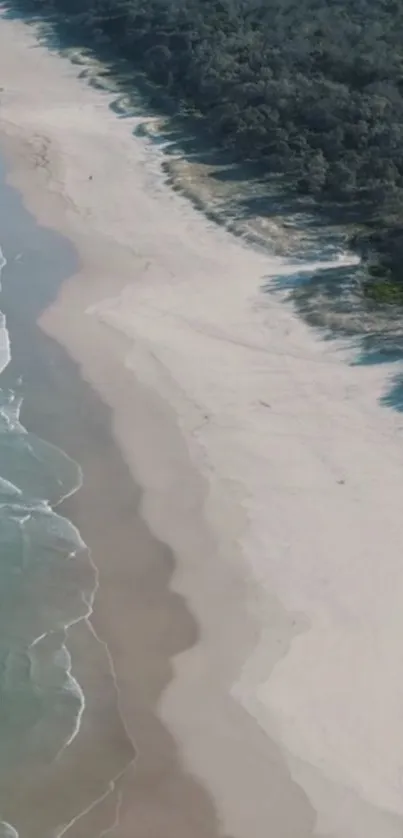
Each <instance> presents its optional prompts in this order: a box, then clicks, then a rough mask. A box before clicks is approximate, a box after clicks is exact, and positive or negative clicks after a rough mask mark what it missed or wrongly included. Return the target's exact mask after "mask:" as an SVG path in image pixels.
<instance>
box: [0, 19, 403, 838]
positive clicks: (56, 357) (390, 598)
mask: <svg viewBox="0 0 403 838" xmlns="http://www.w3.org/2000/svg"><path fill="white" fill-rule="evenodd" d="M34 44H35V34H34V30H33V29H32V28H31V29H29V28H28V27H24V25H23V24H22V23H20V22H18V21H6V20H4V19H0V71H1V72H2V73H3V76H4V77H6V78H7V82H8V87H7V86H6V89H5V91H4V92H3V93H2V101H1V107H2V110H1V119H2V133H3V138H2V144H3V147H4V151H5V154H6V157H7V159H8V161H9V162H10V164H11V179H10V180H11V183H12V184H13V186H15V187H16V188H17V189H18V190H19V191H20V192H21V193H22V195H23V197H24V203H25V205H26V206H27V208H28V209H29V210H30V211H31V212H32V213H33V214H34V216H35V217H36V218H37V220H38V221H39V223H40V224H42V225H44V226H48V227H52V228H53V229H57V230H58V231H60V232H62V233H63V235H65V236H66V237H67V238H68V239H69V240H71V241H72V242H73V243H74V246H75V248H76V249H77V251H78V253H79V257H80V262H79V265H77V270H76V272H75V274H74V275H72V276H71V278H70V279H67V280H66V281H65V282H64V283H63V284H62V286H61V288H60V289H59V290H58V294H57V296H56V297H55V298H54V299H53V300H52V301H49V300H48V305H47V306H46V309H45V311H44V312H43V313H42V314H40V316H39V311H38V312H37V313H38V316H39V326H40V327H41V329H42V331H43V333H44V337H43V338H42V339H41V343H42V345H43V346H44V347H45V346H47V347H48V349H47V350H46V352H47V351H48V352H49V358H48V359H46V352H44V356H43V357H44V359H45V360H44V364H45V366H43V367H42V371H41V375H43V370H44V369H47V374H48V376H49V381H51V386H50V385H49V387H48V407H51V404H52V401H49V398H50V394H51V393H52V399H53V400H55V393H56V392H57V388H59V392H60V393H63V399H64V402H66V398H67V395H66V393H65V392H64V391H62V390H61V389H60V388H61V387H64V386H65V385H66V382H68V381H69V375H70V373H67V367H68V365H69V364H71V367H72V368H74V369H75V370H76V371H78V372H79V373H80V375H81V377H82V379H83V381H85V382H88V383H89V384H90V385H91V388H92V393H93V395H92V396H91V399H92V398H93V399H94V401H92V402H91V401H88V402H87V401H86V400H87V398H89V396H83V398H82V400H80V399H78V400H77V393H78V391H79V389H80V388H79V387H78V384H74V387H73V391H72V393H73V395H74V410H72V412H71V413H70V414H69V420H68V422H67V420H65V423H66V424H63V416H59V413H58V409H57V407H53V408H51V410H50V413H49V417H48V420H47V421H48V422H49V425H48V429H47V433H46V438H47V439H49V441H52V433H53V434H54V433H55V432H56V434H59V435H60V437H63V441H61V440H60V441H59V442H58V443H57V444H59V445H60V446H61V447H62V448H63V450H66V452H67V453H68V454H69V453H70V450H69V445H71V456H73V457H74V459H76V460H77V461H78V462H79V463H80V465H83V462H82V461H83V460H85V457H86V456H88V452H86V450H85V446H87V445H88V444H89V441H90V440H91V435H92V434H93V435H94V440H95V437H96V438H97V442H95V441H94V451H93V452H90V456H89V458H88V460H89V464H88V466H87V471H86V468H85V465H84V475H85V479H84V487H83V489H81V490H80V493H79V494H78V495H77V496H75V497H74V498H71V499H70V500H69V501H68V507H67V508H68V509H69V515H70V514H71V517H72V519H73V521H74V523H78V525H79V529H80V531H81V533H82V535H83V537H84V539H85V541H86V542H87V543H88V544H89V547H90V549H91V550H92V551H93V555H94V561H95V563H96V565H97V567H98V570H99V572H100V588H99V590H98V597H97V601H96V605H95V615H94V621H95V628H96V631H97V633H98V629H99V635H100V636H101V637H102V638H106V642H107V644H108V648H109V649H110V650H111V654H112V658H113V661H114V666H115V669H116V678H117V682H118V684H119V689H120V695H121V700H122V715H123V718H124V721H125V724H126V726H127V729H128V730H129V735H131V736H132V737H133V740H134V741H135V742H136V745H137V746H138V753H139V754H140V760H137V761H136V763H135V770H134V776H132V777H130V778H129V789H128V790H127V789H126V792H125V793H124V795H123V802H121V805H120V823H119V825H118V826H117V827H116V829H114V830H113V834H116V836H125V835H126V834H127V835H128V836H129V835H131V836H132V835H133V832H134V834H135V835H136V838H137V834H138V835H139V838H142V835H143V834H145V833H146V830H147V829H150V821H149V820H147V818H150V817H151V812H152V810H154V811H153V813H152V816H153V817H154V818H156V822H153V832H152V834H153V838H154V836H156V838H157V836H158V835H159V834H161V838H162V835H166V834H168V833H169V834H175V835H178V836H179V835H181V834H183V835H184V838H188V837H189V835H191V836H192V838H199V836H200V838H212V836H214V835H224V834H225V835H227V836H229V835H231V838H238V836H239V838H246V836H250V834H253V835H254V838H267V830H268V828H269V829H270V830H271V831H273V833H274V834H275V835H276V838H308V836H313V835H316V836H318V838H322V836H324V835H332V838H333V836H334V838H379V835H380V834H382V836H383V838H397V836H400V834H401V827H402V817H403V809H402V806H401V799H400V786H399V770H400V769H399V760H400V757H399V754H398V750H397V749H396V745H395V743H396V741H398V740H399V731H400V730H401V729H402V730H403V720H402V719H401V715H400V710H399V703H398V701H397V698H398V696H399V689H400V686H399V689H397V690H396V692H394V684H395V682H394V680H393V679H392V681H391V675H390V671H389V670H390V667H389V663H388V662H389V661H395V662H396V660H397V659H398V656H399V649H400V647H399V641H398V637H399V626H398V625H395V622H394V619H395V618H394V619H391V618H390V614H392V615H394V614H395V610H396V609H397V608H398V602H399V599H398V595H399V592H400V590H403V578H402V572H401V570H400V546H399V545H401V544H403V537H402V536H403V533H402V531H401V526H400V524H399V523H398V520H399V503H398V495H399V491H398V490H399V487H402V478H401V474H402V473H403V472H402V468H401V467H402V465H403V455H402V453H401V451H400V448H401V445H400V441H401V435H400V423H399V419H398V417H396V416H394V415H393V414H387V413H386V412H382V411H381V408H380V407H379V406H378V405H377V404H376V397H377V395H378V394H379V395H380V394H381V393H382V388H383V387H384V383H385V371H384V368H383V369H382V370H375V369H367V370H357V369H356V368H354V367H353V366H352V365H350V366H349V365H348V361H349V360H350V356H349V353H348V351H347V349H346V347H345V346H341V345H340V346H337V347H336V348H335V347H334V346H332V347H330V348H329V346H327V347H326V346H324V345H323V344H322V342H321V341H320V339H319V338H317V337H316V336H314V335H313V334H312V333H310V332H309V330H308V329H307V328H306V326H305V325H304V324H302V323H300V322H299V321H298V320H297V318H296V317H295V315H294V314H293V313H292V312H291V311H290V310H289V309H288V308H287V307H286V306H284V307H283V306H282V304H281V302H279V301H278V300H277V301H276V300H273V299H267V298H266V299H262V295H261V289H262V287H263V285H264V283H265V282H267V278H268V277H269V278H270V277H273V276H274V277H275V276H276V274H277V275H278V274H281V273H285V274H286V273H287V271H288V270H289V267H288V266H287V265H286V264H285V262H284V261H282V260H279V259H276V258H275V257H273V258H272V259H270V257H269V256H267V255H265V256H264V255H262V254H259V253H257V252H254V251H252V250H248V249H247V248H246V247H245V246H243V245H242V243H241V242H239V241H238V242H235V241H233V240H232V239H231V237H230V236H229V235H228V234H227V233H226V232H225V231H224V230H219V229H216V228H214V226H213V225H211V224H209V223H208V222H207V221H205V219H203V218H202V217H201V216H200V215H198V214H197V213H196V212H195V211H194V210H192V208H191V207H189V205H188V204H187V202H186V200H185V199H183V198H181V196H178V195H176V194H175V193H171V192H170V191H169V189H168V187H167V185H166V183H164V181H163V178H162V177H161V168H160V162H161V161H160V158H158V157H156V156H155V151H154V150H153V149H152V148H151V147H150V146H149V145H148V144H147V141H146V140H145V139H144V140H142V139H141V138H139V137H137V138H136V137H133V136H132V134H131V128H132V127H133V126H134V125H135V123H136V120H135V119H132V120H125V122H124V124H123V123H122V122H119V121H118V120H117V119H116V116H115V115H114V114H112V113H111V112H110V111H108V94H106V93H102V92H100V91H94V90H91V89H89V88H88V87H86V86H85V82H82V81H80V80H78V78H77V76H78V70H77V68H76V67H74V66H72V65H71V64H69V62H68V61H67V60H66V59H65V58H61V57H58V56H57V55H53V54H51V53H50V52H48V51H47V50H46V49H45V48H43V47H38V46H37V45H36V44H35V45H36V49H35V50H33V51H32V50H31V51H29V50H28V49H27V48H28V47H29V46H32V45H34ZM34 77H35V78H34ZM39 79H40V82H41V83H40V84H39ZM107 171H110V172H111V176H110V177H109V178H108V177H106V176H105V172H107ZM154 225H155V234H154V232H153V231H154ZM18 305H20V303H18ZM55 341H57V343H58V344H60V346H63V347H64V349H65V350H66V351H67V353H68V355H69V356H70V358H71V361H67V360H65V359H63V357H62V356H63V352H62V350H61V349H58V348H56V347H57V344H56V343H55ZM49 347H51V348H49ZM52 357H53V360H49V359H52ZM66 359H67V356H66ZM34 366H35V365H34ZM34 366H33V367H32V370H33V372H34ZM58 369H59V370H60V371H62V374H61V379H62V381H59V382H58V372H57V370H58ZM196 371H197V373H198V377H197V380H196V376H195V372H196ZM80 386H81V385H80ZM76 387H77V388H78V389H77V390H76ZM82 392H84V391H82ZM86 392H87V391H86ZM89 392H91V391H90V389H89V388H88V393H89ZM95 392H96V393H97V400H96V401H95V395H94V394H95ZM63 399H62V398H61V399H60V401H61V403H63ZM98 399H100V401H98ZM101 403H102V404H103V407H102V408H101V407H100V405H101ZM95 404H96V407H94V405H95ZM41 410H43V406H41V405H39V406H38V411H39V414H38V415H37V417H36V418H37V421H38V426H40V432H41V433H42V434H43V428H44V427H45V426H46V422H44V418H45V417H44V415H43V414H42V413H40V411H41ZM52 410H53V411H54V412H52ZM100 412H101V413H102V414H103V416H104V417H106V419H103V418H102V417H101V418H100V416H99V413H100ZM76 414H77V415H76ZM38 416H39V419H38ZM28 421H29V426H30V427H32V425H34V428H35V415H34V413H33V414H31V417H30V418H29V420H28ZM104 422H105V425H107V426H108V427H110V428H111V429H112V433H113V437H114V440H115V443H116V446H117V450H119V451H120V455H121V464H124V465H122V467H123V468H124V470H125V474H126V478H125V479H127V478H128V483H127V484H125V485H127V486H129V485H130V487H131V489H130V490H129V496H130V498H131V500H130V502H128V503H127V502H126V503H124V504H123V506H122V503H121V498H118V489H119V486H120V479H121V472H120V471H119V477H117V475H116V473H115V472H114V468H115V466H113V467H112V465H111V464H110V463H109V460H108V456H109V454H108V452H109V451H110V448H109V446H110V443H108V444H106V441H105V440H106V436H105V430H104V428H105V425H104V424H103V423H104ZM80 423H81V426H82V428H84V429H85V430H84V432H83V431H82V430H81V431H80ZM55 425H56V426H57V430H56V431H55V427H54V426H55ZM80 434H83V435H82V436H81V443H80ZM83 440H85V444H84V442H83ZM379 440H381V441H382V445H381V446H380V445H379ZM80 444H81V446H82V448H81V449H80ZM378 448H379V450H378ZM101 452H102V456H100V454H101ZM110 456H111V457H112V454H110ZM113 462H116V460H115V459H114V460H113ZM111 463H112V460H111ZM385 463H386V467H385ZM385 469H386V470H385ZM88 474H90V477H89V478H88ZM380 474H381V475H382V476H383V481H382V486H381V487H380V486H379V475H380ZM86 475H87V476H86ZM129 475H130V477H129ZM110 478H111V479H112V478H113V480H114V481H115V482H114V486H115V492H114V493H112V492H109V494H110V502H111V504H112V505H113V503H114V501H115V495H116V507H115V510H114V513H113V514H114V516H115V517H114V521H115V528H114V530H113V532H114V535H116V534H117V533H118V531H119V532H120V538H122V545H126V547H125V548H124V549H123V554H124V551H125V549H127V546H128V545H130V544H135V545H136V550H137V548H138V545H139V544H143V548H144V555H143V557H142V562H143V563H142V562H141V561H140V564H138V557H137V555H136V562H137V563H136V562H134V564H133V561H129V559H128V556H127V555H123V558H124V560H125V561H124V562H123V565H122V567H121V568H120V569H119V573H117V572H114V566H113V565H112V564H111V556H115V554H116V545H115V543H114V541H113V539H112V541H110V539H111V534H110V533H109V534H108V527H109V528H110V529H113V527H110V520H111V519H110V517H108V516H110V515H111V514H112V513H111V511H110V509H109V506H108V508H107V513H108V515H106V513H105V510H103V509H102V508H101V509H100V508H98V502H97V499H98V497H99V496H98V492H99V491H101V487H103V491H104V497H105V498H106V497H107V496H108V492H107V489H105V481H106V480H109V479H110ZM86 481H87V484H86ZM136 483H137V484H138V485H140V486H141V489H142V498H141V500H140V498H139V495H138V494H136V496H135V497H133V495H132V494H131V493H132V492H133V486H134V485H135V484H136ZM86 485H87V488H86ZM126 495H127V492H126ZM385 498H387V502H385ZM118 501H119V502H118ZM136 510H137V514H136ZM133 513H135V514H133ZM91 521H92V524H91ZM108 522H109V523H108ZM144 522H145V523H144ZM87 527H88V533H87V531H86V528H87ZM132 527H135V530H134V538H133V531H132V529H131V528H132ZM146 527H147V528H149V529H150V530H152V532H153V547H152V549H151V555H150V548H149V546H148V547H147V545H145V542H144V541H143V542H142V539H145V530H146ZM387 535H389V542H387V546H386V548H385V540H386V537H387ZM108 539H109V540H108ZM163 545H167V546H165V547H164V546H163ZM382 550H384V551H386V557H385V558H384V562H383V565H382V575H380V568H379V555H380V554H381V552H382ZM155 551H157V553H158V559H156V554H155ZM158 551H159V552H158ZM117 552H118V556H117V558H118V559H119V557H120V558H121V555H120V551H119V550H118V551H117ZM146 557H147V558H146ZM150 562H151V564H150ZM155 562H156V564H155ZM156 565H157V566H156ZM161 574H162V576H161ZM161 580H163V582H164V585H163V593H162V591H161V589H160V587H159V585H160V584H161ZM150 585H151V591H154V590H155V589H153V587H152V586H153V585H156V586H157V587H156V592H157V598H156V599H153V596H151V594H150V588H149V587H148V586H150ZM380 585H382V599H380V598H379V589H380ZM136 597H137V599H136ZM134 603H136V607H134ZM396 613H397V612H396ZM142 619H143V620H144V621H146V623H145V624H146V625H147V626H148V631H149V632H150V634H149V635H147V634H146V635H145V636H147V639H149V640H150V642H149V644H147V648H144V644H143V642H142V641H143V637H142V636H141V633H140V636H139V638H138V643H136V642H134V641H133V637H134V639H135V640H136V638H137V637H138V634H137V633H134V635H133V626H134V625H137V626H140V625H141V620H142ZM396 620H397V618H396ZM135 621H137V623H136V622H135ZM196 625H197V627H198V630H197V629H196ZM374 635H375V636H376V638H377V643H378V645H377V647H376V653H375V651H374V650H373V636H374ZM186 638H187V639H186ZM161 654H163V656H164V661H165V663H164V667H163V675H162V676H161V672H160V671H158V665H160V663H161V662H160V660H159V657H158V656H159V655H161ZM133 656H134V657H133ZM139 660H142V664H143V666H144V672H146V673H147V678H146V680H145V683H144V684H143V685H142V686H141V688H139V685H138V683H137V681H136V677H135V676H136V666H135V665H134V664H135V662H136V661H139ZM168 661H169V664H168ZM357 666H359V669H357ZM358 671H359V678H358V677H357V675H356V673H357V672H358ZM168 681H169V686H166V685H167V683H168ZM351 684H353V685H354V688H353V689H352V688H351ZM139 690H140V696H139V695H138V694H137V693H138V691H139ZM155 691H156V692H157V695H156V693H155ZM368 696H370V697H371V698H372V697H373V696H374V700H373V701H371V700H368ZM376 698H378V701H379V705H380V710H379V712H377V708H376V706H375V705H376V700H375V699H376ZM137 702H139V703H140V710H142V712H143V713H145V712H146V710H147V711H148V708H149V707H150V706H151V705H153V707H154V706H155V708H156V711H157V712H156V717H158V720H159V721H158V722H157V725H158V724H159V725H160V729H159V731H158V734H157V733H156V732H155V728H154V729H153V728H152V725H150V723H149V724H148V725H147V724H146V725H145V727H144V728H143V730H142V731H140V732H141V734H142V739H141V741H140V743H139V741H138V737H139V727H140V728H141V724H140V726H139V725H138V720H139V705H138V704H137ZM319 721H320V724H318V722H319ZM154 723H155V719H154ZM168 732H169V733H168ZM164 736H165V737H167V738H168V739H169V741H170V746H169V747H167V744H166V739H165V743H164V741H163V740H164ZM171 737H172V739H171ZM270 737H271V738H270ZM173 742H175V750H174V751H173V753H175V754H176V756H175V757H174V768H173V766H172V757H171V754H172V750H171V749H170V748H171V745H172V743H173ZM158 748H159V749H160V750H158ZM160 757H161V758H162V763H161V762H160V761H159V758H160ZM141 759H143V764H141ZM176 771H178V772H179V774H178V775H177V774H176V773H175V772H176ZM185 772H188V773H187V777H186V776H185ZM178 776H179V777H180V781H178ZM189 783H190V789H191V790H190V791H189V794H188V797H187V803H188V805H187V807H186V811H185V807H184V802H183V801H184V797H183V789H184V788H187V789H189ZM181 784H182V785H181ZM202 786H203V787H204V789H205V792H204V791H202V789H201V787H202ZM155 789H157V794H158V802H159V804H160V805H161V806H162V809H161V813H162V815H161V820H160V821H158V813H156V812H155V808H156V807H155V793H156V792H155ZM206 792H207V795H208V797H207V796H206ZM199 795H200V799H199ZM212 800H213V801H214V805H212V803H211V801H212ZM139 813H140V816H142V817H144V818H145V820H144V821H143V827H142V826H141V824H140V826H139V821H138V820H136V818H138V817H139ZM167 817H169V818H170V819H171V820H169V821H167ZM74 836H75V832H74Z"/></svg>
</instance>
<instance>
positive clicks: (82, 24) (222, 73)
mask: <svg viewBox="0 0 403 838" xmlns="http://www.w3.org/2000/svg"><path fill="white" fill-rule="evenodd" d="M24 5H25V7H27V6H28V5H29V8H30V9H31V10H32V11H35V12H39V13H42V12H46V14H47V15H49V13H51V14H55V15H57V16H58V17H59V18H60V15H62V16H63V17H64V20H65V21H66V22H68V24H69V25H70V26H73V27H75V28H76V29H77V31H79V32H82V33H83V36H85V38H87V39H88V38H90V39H91V43H92V44H93V48H94V49H95V50H97V47H99V50H100V51H101V50H102V49H105V45H108V48H110V49H111V50H113V51H114V52H115V54H117V55H119V56H120V57H124V58H125V59H126V60H127V61H128V62H130V64H132V65H133V67H135V68H136V69H141V70H142V71H144V72H145V74H146V75H147V77H148V79H149V80H150V81H151V82H152V83H154V84H155V85H157V86H158V87H159V88H160V89H163V90H164V91H166V92H167V93H168V94H169V96H170V99H171V100H172V101H174V102H176V103H177V105H178V107H182V108H183V107H186V108H187V109H191V111H192V113H194V114H195V115H196V116H198V117H199V118H201V119H202V120H203V124H204V128H205V131H206V132H207V133H208V134H209V135H210V136H211V140H212V142H214V143H215V144H219V145H220V146H221V147H223V148H225V149H227V150H228V153H229V154H230V155H231V159H232V160H236V161H239V162H244V161H257V162H259V163H260V164H262V171H264V172H267V174H268V175H270V174H271V173H276V174H279V173H280V174H281V175H282V176H283V177H284V182H285V183H286V184H287V188H290V189H291V190H293V191H294V192H295V194H299V195H301V194H303V195H309V196H312V198H313V199H315V202H318V203H319V204H320V203H323V204H325V203H326V205H327V206H330V207H332V206H333V207H335V208H336V207H337V209H338V211H340V209H341V210H342V212H343V211H344V212H345V214H346V217H348V218H352V217H356V218H357V220H358V221H359V223H360V229H361V231H362V230H363V232H360V233H359V234H357V235H355V237H354V246H355V247H356V248H358V249H359V250H360V251H361V253H362V254H363V256H364V258H366V259H367V262H368V269H369V277H370V278H371V280H372V281H371V282H369V286H368V288H369V293H371V288H372V289H376V294H374V296H375V297H376V295H378V297H379V299H385V300H390V301H398V302H403V272H402V265H403V3H402V2H401V0H24Z"/></svg>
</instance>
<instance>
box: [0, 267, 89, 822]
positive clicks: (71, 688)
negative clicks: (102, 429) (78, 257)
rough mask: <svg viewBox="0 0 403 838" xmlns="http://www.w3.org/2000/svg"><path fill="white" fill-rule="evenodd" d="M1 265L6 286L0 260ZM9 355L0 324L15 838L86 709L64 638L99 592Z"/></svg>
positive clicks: (70, 474) (3, 654)
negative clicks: (31, 782)
mask: <svg viewBox="0 0 403 838" xmlns="http://www.w3.org/2000/svg"><path fill="white" fill-rule="evenodd" d="M0 265H1V269H0V273H1V274H2V277H3V278H4V277H5V275H6V272H7V263H6V260H5V258H4V257H3V254H2V253H1V255H0ZM0 305H1V294H0ZM11 354H12V342H11V346H10V340H9V335H8V331H7V323H6V320H5V317H4V315H2V314H0V838H6V837H7V838H12V836H14V838H15V836H16V835H18V831H17V829H16V826H15V824H12V823H11V822H10V820H11V819H10V818H9V816H8V811H9V806H10V805H11V811H14V810H13V809H12V804H10V795H11V796H12V793H13V785H14V784H15V783H18V778H19V777H20V776H21V774H22V772H23V773H24V775H26V772H27V771H28V772H29V771H30V770H32V771H37V770H38V769H40V768H41V767H42V766H49V765H52V764H53V763H56V761H57V760H58V758H59V757H60V754H61V753H62V752H63V750H64V749H65V748H66V747H67V746H68V745H69V744H71V743H72V741H73V740H74V738H75V737H76V735H77V734H78V731H79V727H80V720H81V716H82V712H83V709H84V705H85V699H84V695H83V693H82V691H81V688H80V685H79V684H78V682H77V681H76V680H75V678H74V676H73V674H72V672H71V659H70V655H69V652H68V648H67V646H66V645H65V641H66V630H67V628H68V627H69V626H71V625H72V624H73V623H75V622H77V621H79V620H82V619H85V618H86V617H87V616H88V615H89V614H90V613H91V610H92V600H93V595H94V591H95V588H96V582H97V580H96V573H95V569H94V567H93V566H92V564H91V561H90V557H89V555H88V551H87V549H86V546H85V544H84V543H83V541H82V539H81V538H80V534H79V533H78V531H77V529H76V528H75V527H74V526H73V524H72V523H71V522H70V521H68V520H67V519H66V518H64V517H62V516H61V515H59V514H58V513H57V506H58V504H59V503H60V502H61V500H63V499H64V498H66V497H67V496H69V495H70V494H72V493H73V492H75V491H76V490H77V489H78V488H79V486H80V485H81V480H82V475H81V471H80V468H79V466H78V465H77V463H75V462H73V461H72V460H71V459H70V458H69V457H68V456H67V455H66V454H64V453H63V452H62V451H60V450H59V449H58V448H56V447H54V446H53V445H50V444H48V443H47V442H45V441H43V440H41V439H39V438H38V437H36V436H35V435H34V434H32V433H30V432H29V431H27V430H26V429H25V428H24V427H23V426H22V424H21V422H20V410H21V404H22V401H23V397H24V393H23V384H22V383H19V385H18V388H17V390H16V389H14V390H10V389H7V388H6V387H5V386H4V387H2V382H4V372H5V370H6V369H7V366H8V364H9V362H10V358H11ZM21 838H22V836H21Z"/></svg>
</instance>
